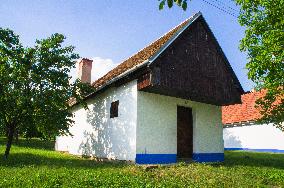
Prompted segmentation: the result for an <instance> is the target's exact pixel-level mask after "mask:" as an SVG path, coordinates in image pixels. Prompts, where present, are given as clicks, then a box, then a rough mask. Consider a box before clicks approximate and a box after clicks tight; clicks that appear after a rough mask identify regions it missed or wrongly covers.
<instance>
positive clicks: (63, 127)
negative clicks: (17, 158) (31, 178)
mask: <svg viewBox="0 0 284 188" xmlns="http://www.w3.org/2000/svg"><path fill="white" fill-rule="evenodd" d="M64 40H65V37H64V36H63V35H61V34H53V35H52V36H51V37H49V38H47V39H43V40H37V41H36V43H35V46H34V47H23V45H22V44H21V43H20V41H19V36H18V35H16V34H15V33H14V32H13V31H11V30H9V29H3V28H0V129H1V130H2V132H5V131H7V145H6V150H5V154H4V158H5V159H7V158H8V155H9V153H10V148H11V145H12V141H13V137H14V134H15V131H16V130H17V131H19V132H30V131H31V129H35V128H36V129H37V131H39V132H40V133H42V135H43V136H44V137H45V138H51V137H54V136H55V135H57V134H70V133H69V132H68V128H69V127H70V126H71V125H72V123H73V121H72V113H71V112H70V106H69V104H68V101H69V99H70V98H71V97H74V98H75V99H76V100H77V101H78V102H80V103H82V104H83V105H84V106H85V107H86V105H85V103H84V102H83V98H84V95H86V94H87V93H89V92H91V90H92V89H91V87H90V86H89V85H87V84H83V83H81V82H80V81H79V80H76V81H75V82H74V83H69V81H70V76H69V75H68V74H69V72H70V69H71V68H73V67H75V63H74V61H75V60H76V59H78V55H77V54H76V53H74V52H73V51H74V47H73V46H64V45H63V43H64Z"/></svg>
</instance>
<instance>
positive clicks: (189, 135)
mask: <svg viewBox="0 0 284 188" xmlns="http://www.w3.org/2000/svg"><path fill="white" fill-rule="evenodd" d="M192 150H193V119H192V109H191V108H187V107H182V106H178V107H177V157H178V158H192Z"/></svg>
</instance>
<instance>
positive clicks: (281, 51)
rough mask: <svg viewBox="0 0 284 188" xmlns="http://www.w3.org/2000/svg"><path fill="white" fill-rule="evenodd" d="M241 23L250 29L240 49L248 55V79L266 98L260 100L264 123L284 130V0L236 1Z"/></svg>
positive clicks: (259, 105) (247, 30)
mask: <svg viewBox="0 0 284 188" xmlns="http://www.w3.org/2000/svg"><path fill="white" fill-rule="evenodd" d="M236 3H237V4H238V5H240V7H241V12H240V16H239V22H240V24H241V25H242V26H245V27H246V31H245V37H244V38H243V39H242V40H241V44H240V49H241V50H242V51H245V52H247V54H248V63H247V64H246V67H247V69H248V70H249V73H248V77H249V78H250V79H251V80H252V81H254V82H255V83H256V84H257V90H265V91H266V95H265V96H264V97H263V98H260V99H259V100H258V101H257V107H258V108H259V109H261V114H262V115H263V117H262V118H261V119H260V122H261V123H273V124H274V125H275V126H276V127H278V128H280V129H282V130H284V124H281V123H282V122H284V90H283V88H284V20H283V18H284V9H283V7H284V1H283V0H273V1H271V0H246V1H244V0H236Z"/></svg>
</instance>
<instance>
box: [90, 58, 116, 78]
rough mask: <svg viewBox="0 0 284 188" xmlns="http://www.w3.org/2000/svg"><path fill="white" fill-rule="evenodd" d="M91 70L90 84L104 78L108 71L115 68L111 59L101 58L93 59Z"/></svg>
mask: <svg viewBox="0 0 284 188" xmlns="http://www.w3.org/2000/svg"><path fill="white" fill-rule="evenodd" d="M92 60H93V68H92V82H94V81H96V80H97V79H99V78H100V77H102V76H104V75H105V74H106V73H107V72H108V71H110V70H112V69H113V68H114V67H116V66H117V64H116V63H114V62H113V61H112V60H111V59H103V58H101V57H94V58H92Z"/></svg>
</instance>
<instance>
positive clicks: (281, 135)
mask: <svg viewBox="0 0 284 188" xmlns="http://www.w3.org/2000/svg"><path fill="white" fill-rule="evenodd" d="M223 132H224V146H225V148H249V149H278V150H284V132H282V131H281V130H279V129H277V128H276V127H274V126H273V125H271V124H269V125H267V124H264V125H251V126H241V127H230V128H224V130H223Z"/></svg>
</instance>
